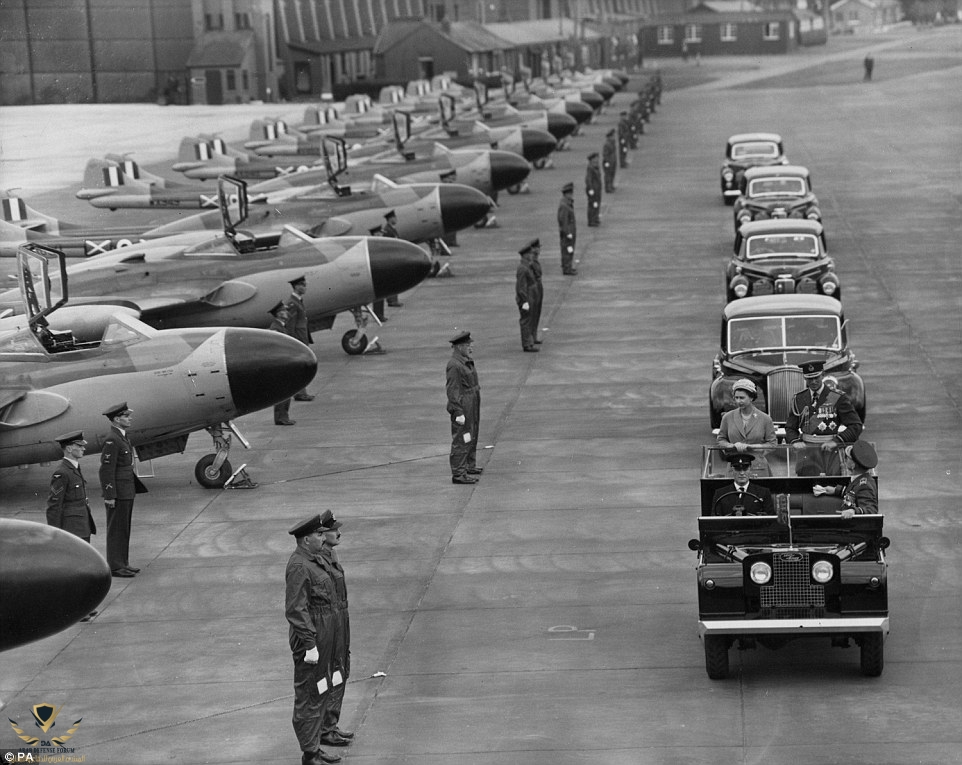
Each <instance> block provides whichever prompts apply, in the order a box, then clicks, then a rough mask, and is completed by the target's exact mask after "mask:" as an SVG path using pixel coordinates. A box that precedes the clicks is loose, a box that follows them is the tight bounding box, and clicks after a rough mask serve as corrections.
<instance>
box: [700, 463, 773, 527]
mask: <svg viewBox="0 0 962 765" xmlns="http://www.w3.org/2000/svg"><path fill="white" fill-rule="evenodd" d="M725 458H726V459H727V460H728V461H729V463H731V466H732V473H733V474H734V478H735V480H734V482H733V483H732V484H729V485H727V486H722V487H721V488H720V489H718V490H717V491H716V492H715V495H714V496H713V497H712V501H711V508H712V509H711V514H712V515H775V502H774V501H773V500H772V493H771V492H770V491H769V490H768V489H766V488H765V487H764V486H762V485H760V484H758V483H751V481H750V475H749V473H750V471H751V466H752V462H754V460H755V455H754V454H743V453H741V452H735V453H732V454H727V455H725Z"/></svg>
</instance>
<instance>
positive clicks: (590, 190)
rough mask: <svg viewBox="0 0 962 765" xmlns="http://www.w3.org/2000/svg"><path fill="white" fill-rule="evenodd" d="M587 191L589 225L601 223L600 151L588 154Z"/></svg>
mask: <svg viewBox="0 0 962 765" xmlns="http://www.w3.org/2000/svg"><path fill="white" fill-rule="evenodd" d="M585 193H586V194H587V195H588V225H589V226H599V225H601V167H600V166H599V165H598V152H596V151H593V152H591V154H589V155H588V169H587V170H586V171H585Z"/></svg>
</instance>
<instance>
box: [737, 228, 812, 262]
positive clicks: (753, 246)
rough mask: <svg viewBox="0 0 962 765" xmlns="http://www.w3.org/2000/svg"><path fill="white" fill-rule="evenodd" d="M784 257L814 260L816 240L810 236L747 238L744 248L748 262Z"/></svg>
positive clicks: (786, 235)
mask: <svg viewBox="0 0 962 765" xmlns="http://www.w3.org/2000/svg"><path fill="white" fill-rule="evenodd" d="M784 256H793V257H798V258H809V259H812V260H814V259H815V258H817V257H818V239H816V238H815V237H814V236H812V235H811V234H769V235H765V236H752V237H749V239H748V244H747V245H746V247H745V257H747V258H748V260H758V259H759V258H771V257H784Z"/></svg>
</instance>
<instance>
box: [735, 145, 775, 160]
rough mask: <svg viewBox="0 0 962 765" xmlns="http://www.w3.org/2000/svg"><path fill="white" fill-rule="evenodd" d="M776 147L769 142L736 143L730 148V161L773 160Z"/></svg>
mask: <svg viewBox="0 0 962 765" xmlns="http://www.w3.org/2000/svg"><path fill="white" fill-rule="evenodd" d="M777 156H778V145H777V144H774V143H771V142H769V141H752V142H751V143H736V144H735V145H734V146H732V159H749V158H751V159H775V157H777Z"/></svg>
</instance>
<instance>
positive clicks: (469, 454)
mask: <svg viewBox="0 0 962 765" xmlns="http://www.w3.org/2000/svg"><path fill="white" fill-rule="evenodd" d="M465 433H469V434H470V435H471V440H470V441H469V442H468V443H465V442H464V434H465ZM477 451H478V418H477V417H475V418H467V417H466V418H465V420H464V425H458V423H456V422H455V421H454V417H452V418H451V458H450V462H451V475H452V476H455V477H463V476H464V475H466V474H467V471H468V468H473V467H475V466H476V465H477Z"/></svg>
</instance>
